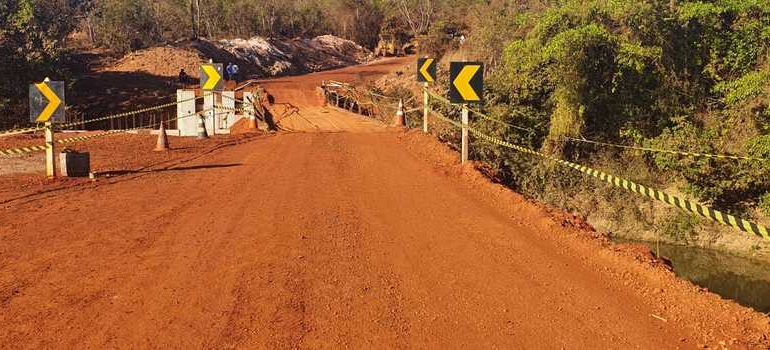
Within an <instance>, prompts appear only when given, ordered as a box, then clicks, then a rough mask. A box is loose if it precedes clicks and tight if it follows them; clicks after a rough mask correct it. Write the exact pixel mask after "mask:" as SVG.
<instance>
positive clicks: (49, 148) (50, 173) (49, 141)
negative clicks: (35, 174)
mask: <svg viewBox="0 0 770 350" xmlns="http://www.w3.org/2000/svg"><path fill="white" fill-rule="evenodd" d="M55 145H56V144H55V143H54V140H53V123H52V122H50V121H48V122H45V175H46V176H47V177H48V178H49V179H53V178H55V177H56V152H55V151H56V150H55V148H54V147H55Z"/></svg>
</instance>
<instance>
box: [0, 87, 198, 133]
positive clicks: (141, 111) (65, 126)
mask: <svg viewBox="0 0 770 350" xmlns="http://www.w3.org/2000/svg"><path fill="white" fill-rule="evenodd" d="M201 98H202V97H195V98H190V99H186V100H182V101H177V102H169V103H165V104H162V105H157V106H152V107H147V108H142V109H138V110H134V111H130V112H125V113H119V114H113V115H108V116H104V117H100V118H95V119H88V120H82V121H79V122H71V123H65V124H58V125H56V127H57V128H59V129H65V128H69V127H72V126H79V125H86V124H90V123H95V122H99V121H105V120H110V119H117V118H122V117H129V116H132V115H137V114H141V113H146V112H152V111H157V110H160V109H163V108H167V107H171V106H175V105H178V104H180V103H184V102H189V101H195V100H198V99H201ZM44 129H45V128H44V127H42V126H35V127H29V128H21V129H11V130H4V131H0V137H3V136H11V135H18V134H25V133H28V132H34V131H39V130H44Z"/></svg>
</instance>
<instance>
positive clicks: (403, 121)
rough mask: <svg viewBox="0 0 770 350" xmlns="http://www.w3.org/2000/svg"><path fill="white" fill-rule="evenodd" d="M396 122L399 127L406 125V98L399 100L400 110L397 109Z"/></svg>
mask: <svg viewBox="0 0 770 350" xmlns="http://www.w3.org/2000/svg"><path fill="white" fill-rule="evenodd" d="M394 124H395V126H396V127H397V128H405V127H406V119H404V100H398V110H397V111H396V119H395V120H394Z"/></svg>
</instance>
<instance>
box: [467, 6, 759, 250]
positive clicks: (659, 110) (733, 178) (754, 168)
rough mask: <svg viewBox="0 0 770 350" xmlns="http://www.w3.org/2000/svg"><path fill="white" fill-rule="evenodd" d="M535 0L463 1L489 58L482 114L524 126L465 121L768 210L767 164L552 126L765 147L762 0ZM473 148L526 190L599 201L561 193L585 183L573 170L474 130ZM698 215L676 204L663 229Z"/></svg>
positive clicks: (729, 150)
mask: <svg viewBox="0 0 770 350" xmlns="http://www.w3.org/2000/svg"><path fill="white" fill-rule="evenodd" d="M540 4H543V5H541V6H540V7H537V6H531V7H530V8H529V9H528V10H527V9H525V10H522V9H521V8H515V7H513V6H508V5H507V3H501V2H490V3H489V4H486V5H484V4H477V6H476V7H474V8H473V10H472V11H470V12H471V13H472V15H470V16H469V17H470V19H466V20H468V21H470V22H472V23H474V25H473V26H471V28H472V29H471V35H470V37H469V40H470V42H471V43H473V44H472V45H474V46H473V47H474V51H475V52H476V54H477V55H478V56H479V57H484V58H485V59H484V60H485V61H488V62H489V61H491V62H492V63H493V64H491V65H489V66H490V67H491V70H490V71H488V73H489V74H488V78H487V79H486V86H487V91H486V92H485V94H486V96H487V97H488V101H487V103H486V105H485V110H486V112H487V113H489V114H491V115H494V116H495V117H496V118H498V119H502V120H507V121H509V122H512V123H515V124H517V125H527V126H529V127H531V128H532V129H533V132H531V133H527V132H522V131H520V130H517V129H512V128H506V127H501V126H500V125H498V124H494V123H490V122H487V121H484V120H476V121H473V122H474V123H476V125H477V127H479V128H481V129H482V130H484V131H485V132H487V133H489V134H492V135H495V136H498V137H499V138H501V139H505V140H510V141H512V142H516V143H517V144H520V145H524V146H527V147H531V148H539V149H541V150H544V151H546V152H550V153H551V154H555V155H558V156H560V157H562V158H565V159H568V160H573V161H577V162H579V163H582V164H587V165H590V166H592V167H595V168H599V169H605V170H607V169H608V168H609V169H615V170H616V171H615V172H616V174H618V175H620V176H622V177H625V178H629V179H632V180H637V181H640V182H644V181H645V180H647V181H651V182H652V183H648V184H651V185H655V186H657V187H660V188H671V187H674V188H677V189H678V190H681V191H684V192H685V193H686V194H687V195H688V196H690V197H694V198H695V199H696V200H699V201H701V202H704V203H707V204H709V205H712V206H714V207H716V208H717V209H720V210H723V211H727V212H731V213H736V214H742V215H746V214H749V213H752V212H753V211H752V210H753V209H754V208H757V207H759V208H762V209H764V210H766V211H767V213H768V214H769V215H770V194H768V193H770V178H768V177H767V176H766V174H767V173H768V172H770V162H757V161H753V160H740V161H736V160H727V159H712V158H702V157H701V158H698V157H684V156H678V155H671V154H665V153H659V154H650V153H640V152H632V151H628V152H625V151H619V150H617V149H614V148H605V147H597V146H590V145H588V146H587V145H583V144H575V143H567V142H565V140H564V138H563V136H572V137H580V136H585V137H587V138H590V139H594V140H599V141H606V142H610V143H620V144H632V145H641V146H646V147H653V148H662V149H673V150H682V151H691V152H700V153H712V154H725V153H726V154H741V155H749V156H752V157H762V158H770V88H769V87H768V86H770V70H769V69H768V67H770V61H769V60H768V58H770V50H769V49H770V2H767V1H763V0H715V1H687V0H680V1H676V2H669V1H635V0H610V1H606V0H593V1H592V0H589V1H578V0H563V1H559V2H545V3H540ZM473 152H474V155H473V156H474V157H477V159H480V160H483V161H485V162H487V163H489V164H490V165H492V168H493V169H494V170H495V172H496V174H497V177H498V178H499V179H501V181H503V182H505V183H506V184H508V185H509V186H511V187H513V188H516V189H518V190H520V191H522V192H523V193H524V194H526V195H528V196H531V197H533V198H539V199H542V200H545V201H548V202H550V203H552V204H557V205H561V206H563V207H565V208H569V209H575V210H578V211H581V212H583V213H586V212H591V210H592V208H593V209H595V208H594V207H592V206H596V207H600V205H599V204H596V203H589V202H584V203H582V204H580V205H576V204H574V203H570V200H569V199H571V198H575V197H576V196H579V193H581V191H583V192H588V191H596V190H597V188H595V187H593V186H592V185H589V184H588V183H586V182H581V181H580V180H579V179H581V177H580V176H579V175H575V174H571V173H569V172H566V173H564V174H562V173H561V170H559V169H558V168H554V166H553V164H549V163H542V162H540V161H538V160H536V159H531V158H530V157H527V156H523V155H521V154H516V153H515V152H508V151H505V150H500V149H499V147H497V146H494V145H489V144H485V143H481V142H479V143H476V144H474V151H473ZM629 159H634V162H637V163H634V164H635V168H634V170H631V169H629V168H624V167H623V166H618V164H623V163H628V162H629ZM642 174H657V175H656V176H652V175H645V176H642ZM562 176H563V177H564V178H561V177H562ZM608 195H609V196H610V197H611V196H612V194H608ZM608 198H609V197H608ZM626 203H628V201H626ZM617 206H618V205H617V204H612V205H611V207H613V208H616V209H617ZM610 211H611V210H610ZM627 212H634V211H633V210H628V211H627ZM637 212H641V210H637ZM639 215H641V214H639ZM698 222H699V221H697V220H693V219H692V218H690V217H689V216H687V215H682V216H681V217H680V216H677V217H675V218H674V219H671V220H669V221H667V222H665V223H664V224H663V226H662V227H661V228H663V229H664V231H666V232H669V234H670V235H673V236H677V237H679V238H682V239H690V238H693V237H691V233H692V232H694V231H695V230H694V228H695V227H696V226H697V225H698Z"/></svg>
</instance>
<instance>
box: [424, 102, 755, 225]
mask: <svg viewBox="0 0 770 350" xmlns="http://www.w3.org/2000/svg"><path fill="white" fill-rule="evenodd" d="M433 113H434V114H435V115H436V116H438V117H439V118H440V119H443V120H444V121H446V122H448V123H450V124H452V125H454V126H455V127H458V128H463V127H464V126H463V125H462V124H461V123H458V122H456V121H454V120H451V119H449V118H447V117H444V116H443V115H441V114H439V113H436V112H433ZM466 127H467V128H468V130H469V131H470V132H471V133H473V134H474V135H476V136H478V137H479V138H481V139H483V140H485V141H487V142H490V143H493V144H497V145H499V146H503V147H507V148H510V149H513V150H516V151H518V152H521V153H525V154H530V155H534V156H537V157H540V158H544V159H547V160H550V161H553V162H556V163H557V164H559V165H563V166H566V167H569V168H571V169H574V170H577V171H580V172H582V173H584V174H587V175H590V176H593V177H595V178H597V179H600V180H602V181H604V182H607V183H609V184H610V185H613V186H615V187H618V188H622V189H625V190H627V191H631V192H634V193H636V194H639V195H642V196H645V197H648V198H651V199H654V200H657V201H660V202H663V203H666V204H668V205H671V206H674V207H677V208H679V209H682V210H684V211H687V212H690V213H692V214H696V215H699V216H702V217H704V218H706V219H709V220H712V221H715V222H718V223H720V224H722V225H726V226H730V227H733V228H736V229H738V230H741V231H743V232H747V233H751V234H754V235H756V236H758V237H761V238H764V239H765V240H770V235H769V234H768V231H767V228H766V227H765V226H762V225H758V224H756V223H753V222H750V221H748V220H744V219H741V218H736V217H735V216H733V215H729V214H725V213H722V212H720V211H718V210H714V209H712V208H709V207H706V206H703V205H700V204H698V203H694V202H692V201H689V200H686V199H680V198H679V197H676V196H673V195H669V194H667V193H665V192H663V191H660V190H656V189H654V188H650V187H647V186H643V185H640V184H637V183H635V182H633V181H630V180H626V179H623V178H620V177H617V176H615V175H612V174H607V173H605V172H602V171H599V170H596V169H592V168H589V167H587V166H584V165H580V164H577V163H572V162H568V161H566V160H563V159H559V158H556V157H553V156H549V155H547V154H544V153H540V152H537V151H534V150H531V149H529V148H526V147H522V146H519V145H515V144H513V143H510V142H507V141H503V140H500V139H497V138H494V137H492V136H489V135H486V134H484V133H482V132H480V131H478V130H476V129H475V128H472V127H470V126H466Z"/></svg>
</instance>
